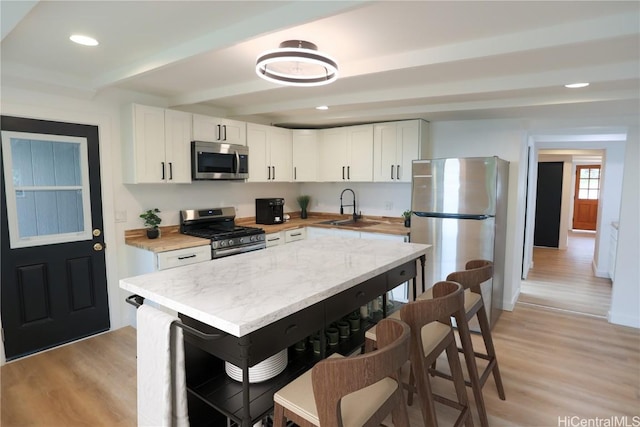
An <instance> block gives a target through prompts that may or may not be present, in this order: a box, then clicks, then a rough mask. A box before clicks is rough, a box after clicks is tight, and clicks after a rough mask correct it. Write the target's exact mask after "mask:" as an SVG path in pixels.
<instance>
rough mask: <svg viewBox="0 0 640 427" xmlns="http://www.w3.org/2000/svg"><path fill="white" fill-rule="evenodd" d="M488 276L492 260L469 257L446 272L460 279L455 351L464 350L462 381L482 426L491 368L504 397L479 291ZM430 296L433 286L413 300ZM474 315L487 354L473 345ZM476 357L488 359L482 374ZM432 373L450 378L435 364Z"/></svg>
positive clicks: (462, 351) (454, 279)
mask: <svg viewBox="0 0 640 427" xmlns="http://www.w3.org/2000/svg"><path fill="white" fill-rule="evenodd" d="M491 277H493V263H492V262H491V261H487V260H471V261H469V262H467V263H466V265H465V270H463V271H456V272H453V273H451V274H449V275H448V276H447V280H448V281H453V282H456V283H460V285H461V286H462V287H463V288H464V289H465V292H464V314H463V315H462V316H459V317H460V318H456V323H457V329H458V335H459V337H460V343H461V347H459V348H458V351H459V352H461V353H463V354H464V358H465V363H466V365H467V370H468V372H469V381H465V384H466V385H467V386H470V387H471V389H472V391H473V396H474V399H475V401H476V407H477V410H478V415H479V417H480V424H481V425H482V427H487V426H488V425H489V420H488V417H487V411H486V409H485V405H484V397H483V395H482V387H484V384H485V383H486V382H487V378H488V377H489V375H490V374H491V372H493V376H494V379H495V383H496V388H497V389H498V396H499V397H500V399H502V400H505V393H504V387H503V385H502V377H501V376H500V371H499V368H498V360H497V358H496V352H495V349H494V347H493V340H492V338H491V328H490V327H489V321H488V318H487V312H486V309H485V307H484V300H483V299H482V293H481V290H480V285H481V284H482V283H484V282H486V281H487V280H489V279H491ZM432 297H433V292H432V289H428V290H427V291H426V292H424V293H423V294H421V295H419V296H418V297H417V298H416V300H428V299H431V298H432ZM473 316H477V318H478V323H479V324H480V331H481V332H482V338H483V340H484V344H485V349H486V351H487V354H483V353H478V352H475V351H474V349H473V344H472V341H471V331H470V329H469V321H470V320H471V319H472V318H473ZM476 357H477V358H482V359H484V360H488V361H489V363H488V365H487V367H486V368H485V369H484V370H483V372H482V375H479V374H478V367H477V364H476ZM432 373H433V374H434V375H438V376H440V377H444V378H448V379H452V378H451V376H450V375H448V374H445V373H443V372H441V371H438V370H436V369H435V365H434V369H433V371H432Z"/></svg>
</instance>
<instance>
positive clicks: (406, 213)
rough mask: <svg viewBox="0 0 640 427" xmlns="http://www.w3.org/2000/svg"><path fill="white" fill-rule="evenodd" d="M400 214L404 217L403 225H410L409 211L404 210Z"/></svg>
mask: <svg viewBox="0 0 640 427" xmlns="http://www.w3.org/2000/svg"><path fill="white" fill-rule="evenodd" d="M402 216H403V217H404V226H405V227H411V211H410V210H406V211H404V212H402Z"/></svg>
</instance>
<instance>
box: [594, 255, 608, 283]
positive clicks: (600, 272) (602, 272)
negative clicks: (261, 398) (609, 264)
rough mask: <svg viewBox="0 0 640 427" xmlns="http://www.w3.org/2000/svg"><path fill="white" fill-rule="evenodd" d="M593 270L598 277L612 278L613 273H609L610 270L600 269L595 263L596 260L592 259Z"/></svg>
mask: <svg viewBox="0 0 640 427" xmlns="http://www.w3.org/2000/svg"><path fill="white" fill-rule="evenodd" d="M591 271H592V272H593V275H594V276H596V277H599V278H601V279H611V275H609V271H608V270H598V267H597V266H596V264H595V260H593V261H591Z"/></svg>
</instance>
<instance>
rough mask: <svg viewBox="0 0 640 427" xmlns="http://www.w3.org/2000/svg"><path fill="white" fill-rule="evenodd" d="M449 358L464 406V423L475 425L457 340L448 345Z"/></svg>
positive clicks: (460, 400) (459, 399) (457, 393)
mask: <svg viewBox="0 0 640 427" xmlns="http://www.w3.org/2000/svg"><path fill="white" fill-rule="evenodd" d="M447 360H448V361H449V368H450V369H451V377H452V378H453V385H454V386H455V389H456V396H458V402H459V403H460V404H461V405H462V406H463V409H462V413H463V415H464V420H465V423H464V424H465V426H467V427H473V417H472V416H471V408H470V406H469V399H468V398H467V388H466V386H465V383H464V375H463V374H462V366H460V359H459V358H458V347H457V346H456V343H455V340H454V341H452V342H451V343H449V345H448V346H447Z"/></svg>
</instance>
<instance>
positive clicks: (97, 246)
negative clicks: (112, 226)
mask: <svg viewBox="0 0 640 427" xmlns="http://www.w3.org/2000/svg"><path fill="white" fill-rule="evenodd" d="M103 249H104V246H102V243H96V244H94V245H93V250H94V251H96V252H100V251H101V250H103Z"/></svg>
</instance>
